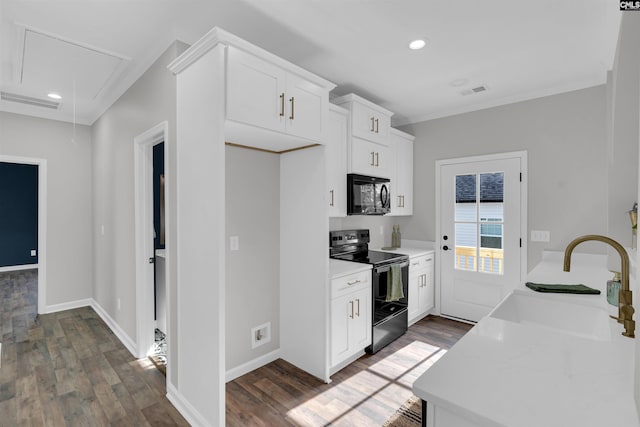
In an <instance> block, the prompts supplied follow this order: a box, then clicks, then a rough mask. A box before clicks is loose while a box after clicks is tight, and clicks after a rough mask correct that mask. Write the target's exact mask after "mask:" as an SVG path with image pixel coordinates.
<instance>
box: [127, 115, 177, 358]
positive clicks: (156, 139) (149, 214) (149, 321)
mask: <svg viewBox="0 0 640 427" xmlns="http://www.w3.org/2000/svg"><path fill="white" fill-rule="evenodd" d="M161 142H164V143H165V145H164V154H165V164H166V163H168V161H169V158H168V153H169V152H168V147H169V123H168V122H167V121H164V122H162V123H159V124H157V125H156V126H154V127H152V128H151V129H149V130H147V131H145V132H143V133H142V134H140V135H138V136H136V137H135V138H134V144H133V151H134V153H133V154H134V168H135V170H134V180H135V183H134V186H135V242H136V252H135V265H136V337H137V339H138V342H137V351H136V352H135V353H134V354H136V356H137V357H146V356H147V355H148V353H149V351H150V350H151V347H152V345H153V341H154V334H153V331H154V324H155V322H154V319H153V310H152V307H153V301H154V298H153V274H152V273H150V271H149V270H151V269H150V268H149V262H148V260H149V258H151V257H154V256H155V249H154V247H153V219H152V218H153V192H152V191H150V189H151V188H153V187H152V185H153V183H152V172H153V146H154V145H156V144H159V143H161ZM167 172H168V170H166V169H165V206H170V205H169V203H167V198H166V197H167V193H168V192H169V186H168V185H166V183H168V182H169V176H168V173H167ZM169 216H170V214H169V209H165V227H166V229H167V230H169V227H168V224H169ZM168 235H169V233H165V236H168ZM168 243H169V241H168V239H167V238H166V237H165V247H166V248H167V250H166V259H167V262H166V263H165V265H167V266H168V264H169V259H170V251H169V250H168V247H169V245H168ZM165 277H166V280H167V307H170V299H169V294H170V291H169V287H170V284H169V282H170V280H169V276H168V274H167V272H166V271H165ZM167 311H169V310H167ZM169 323H170V322H167V331H165V333H166V334H167V341H169V339H170V338H169V336H170V332H171V331H170V327H169ZM169 356H170V355H169V354H168V355H167V360H169Z"/></svg>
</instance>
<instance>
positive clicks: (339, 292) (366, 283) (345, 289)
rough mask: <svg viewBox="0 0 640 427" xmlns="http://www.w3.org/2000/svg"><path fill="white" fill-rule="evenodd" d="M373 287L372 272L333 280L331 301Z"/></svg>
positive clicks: (368, 271) (363, 272)
mask: <svg viewBox="0 0 640 427" xmlns="http://www.w3.org/2000/svg"><path fill="white" fill-rule="evenodd" d="M369 287H371V270H367V271H362V272H360V273H355V274H349V275H348V276H343V277H339V278H337V279H333V280H331V299H333V298H338V297H341V296H343V295H346V294H348V293H351V292H355V291H359V290H361V289H366V288H369Z"/></svg>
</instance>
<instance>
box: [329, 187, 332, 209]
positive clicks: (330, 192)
mask: <svg viewBox="0 0 640 427" xmlns="http://www.w3.org/2000/svg"><path fill="white" fill-rule="evenodd" d="M329 194H331V203H329V206H333V190H329Z"/></svg>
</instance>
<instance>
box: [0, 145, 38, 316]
mask: <svg viewBox="0 0 640 427" xmlns="http://www.w3.org/2000/svg"><path fill="white" fill-rule="evenodd" d="M0 162H4V163H17V164H23V165H36V166H38V263H37V264H26V265H17V266H10V267H2V268H1V269H0V271H16V270H26V269H30V268H37V269H38V314H44V313H47V311H48V309H47V160H46V159H39V158H32V157H19V156H6V155H2V154H0Z"/></svg>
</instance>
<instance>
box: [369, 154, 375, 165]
mask: <svg viewBox="0 0 640 427" xmlns="http://www.w3.org/2000/svg"><path fill="white" fill-rule="evenodd" d="M375 165H376V153H374V152H373V151H372V152H371V164H370V165H369V166H375Z"/></svg>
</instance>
